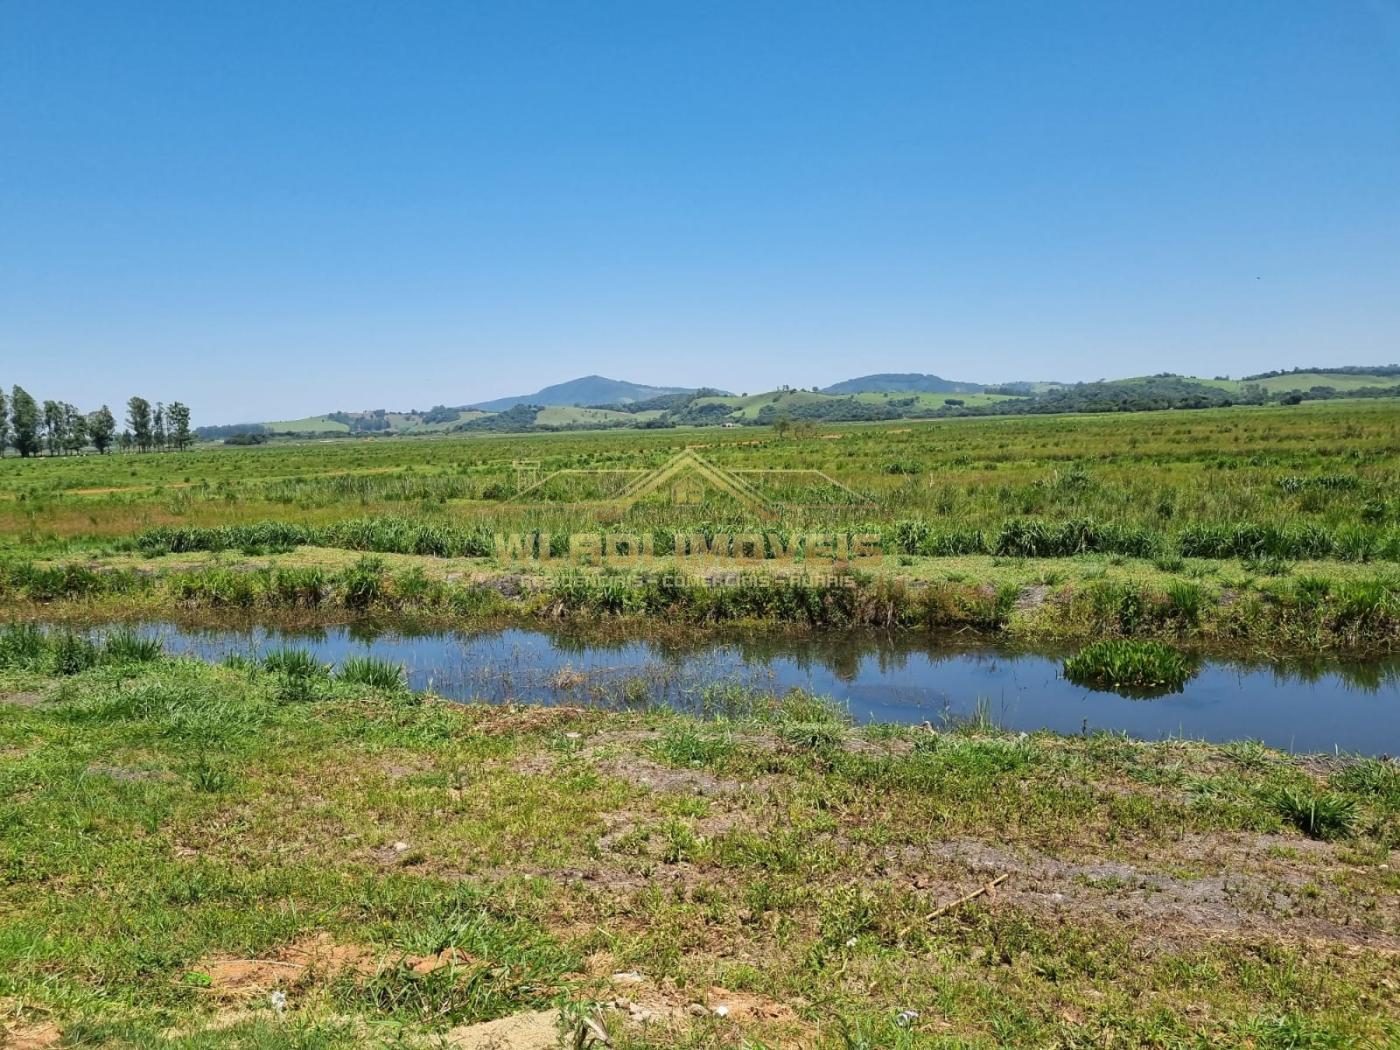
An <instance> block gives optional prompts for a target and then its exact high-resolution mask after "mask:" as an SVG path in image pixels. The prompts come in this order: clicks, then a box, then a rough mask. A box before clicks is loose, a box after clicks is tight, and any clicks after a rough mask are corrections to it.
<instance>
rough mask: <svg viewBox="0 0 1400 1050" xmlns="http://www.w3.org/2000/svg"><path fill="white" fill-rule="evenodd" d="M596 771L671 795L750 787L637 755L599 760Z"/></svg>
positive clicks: (708, 793)
mask: <svg viewBox="0 0 1400 1050" xmlns="http://www.w3.org/2000/svg"><path fill="white" fill-rule="evenodd" d="M598 772H599V773H602V774H604V775H605V776H610V777H616V778H617V779H619V780H626V781H627V782H628V783H631V784H636V785H638V786H640V787H644V788H646V789H647V790H649V791H656V792H665V793H668V794H673V795H704V796H706V797H713V796H717V795H734V794H738V793H740V792H744V791H747V790H751V787H752V786H751V785H749V784H746V783H745V782H744V781H742V780H729V779H725V778H723V777H717V776H715V775H714V774H713V773H708V772H706V771H704V770H702V769H672V768H671V767H670V766H663V765H661V764H660V763H659V762H653V761H651V759H648V758H640V757H638V756H636V755H627V756H625V757H621V758H616V759H610V760H608V761H605V762H600V763H598Z"/></svg>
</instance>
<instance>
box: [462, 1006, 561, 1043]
mask: <svg viewBox="0 0 1400 1050" xmlns="http://www.w3.org/2000/svg"><path fill="white" fill-rule="evenodd" d="M442 1045H443V1046H445V1047H452V1048H453V1050H559V1048H560V1046H561V1045H562V1040H561V1039H560V1034H559V1011H558V1010H534V1011H531V1012H530V1013H523V1014H511V1015H510V1016H509V1017H500V1018H497V1019H496V1020H494V1021H483V1022H482V1023H480V1024H469V1025H462V1026H461V1027H459V1028H453V1029H452V1030H451V1031H449V1032H448V1033H447V1034H446V1035H444V1036H443V1037H442Z"/></svg>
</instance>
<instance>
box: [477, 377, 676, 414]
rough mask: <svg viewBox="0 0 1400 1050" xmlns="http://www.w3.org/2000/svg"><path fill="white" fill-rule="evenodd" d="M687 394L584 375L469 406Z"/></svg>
mask: <svg viewBox="0 0 1400 1050" xmlns="http://www.w3.org/2000/svg"><path fill="white" fill-rule="evenodd" d="M689 393H692V391H691V390H689V389H687V388H686V387H679V386H644V385H642V384H641V383H628V382H626V381H625V380H622V379H608V378H607V377H606V376H584V377H583V378H582V379H571V380H569V381H568V382H567V383H556V384H555V385H554V386H547V387H545V388H544V389H543V390H537V391H535V392H534V393H533V394H520V395H518V396H516V397H498V398H496V400H494V401H480V402H477V403H476V404H474V405H472V406H471V407H472V408H475V409H478V410H479V411H482V412H504V411H505V410H506V409H508V408H514V407H515V406H516V405H546V406H548V405H569V406H572V405H579V406H584V405H627V404H631V403H632V402H634V401H647V400H649V399H651V398H654V397H661V396H663V395H665V394H689Z"/></svg>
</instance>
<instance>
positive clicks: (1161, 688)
mask: <svg viewBox="0 0 1400 1050" xmlns="http://www.w3.org/2000/svg"><path fill="white" fill-rule="evenodd" d="M1196 670H1197V667H1196V663H1195V661H1194V660H1192V659H1191V658H1190V657H1189V656H1187V655H1186V654H1185V653H1183V652H1181V651H1180V650H1178V649H1173V648H1172V647H1171V646H1169V645H1164V644H1162V643H1161V642H1143V641H1136V640H1132V639H1118V638H1115V639H1110V640H1107V641H1102V642H1094V643H1092V644H1091V645H1086V646H1085V647H1084V648H1083V649H1081V650H1079V652H1077V653H1075V654H1074V655H1073V656H1071V657H1070V658H1069V659H1068V660H1066V661H1065V666H1064V671H1065V677H1066V678H1068V679H1069V680H1070V681H1071V682H1074V683H1076V684H1078V685H1088V686H1097V687H1104V686H1106V687H1108V688H1111V689H1116V690H1123V691H1130V692H1131V691H1137V692H1141V693H1144V694H1154V693H1161V692H1180V691H1181V689H1182V687H1184V686H1185V685H1186V683H1187V682H1189V681H1190V680H1191V679H1192V677H1194V676H1195V674H1196Z"/></svg>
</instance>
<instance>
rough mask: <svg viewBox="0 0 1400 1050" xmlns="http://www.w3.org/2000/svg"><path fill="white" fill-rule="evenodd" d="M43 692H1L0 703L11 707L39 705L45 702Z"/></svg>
mask: <svg viewBox="0 0 1400 1050" xmlns="http://www.w3.org/2000/svg"><path fill="white" fill-rule="evenodd" d="M43 700H44V694H43V693H4V692H0V704H7V705H8V706H10V707H38V706H39V705H40V704H41V703H43Z"/></svg>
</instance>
